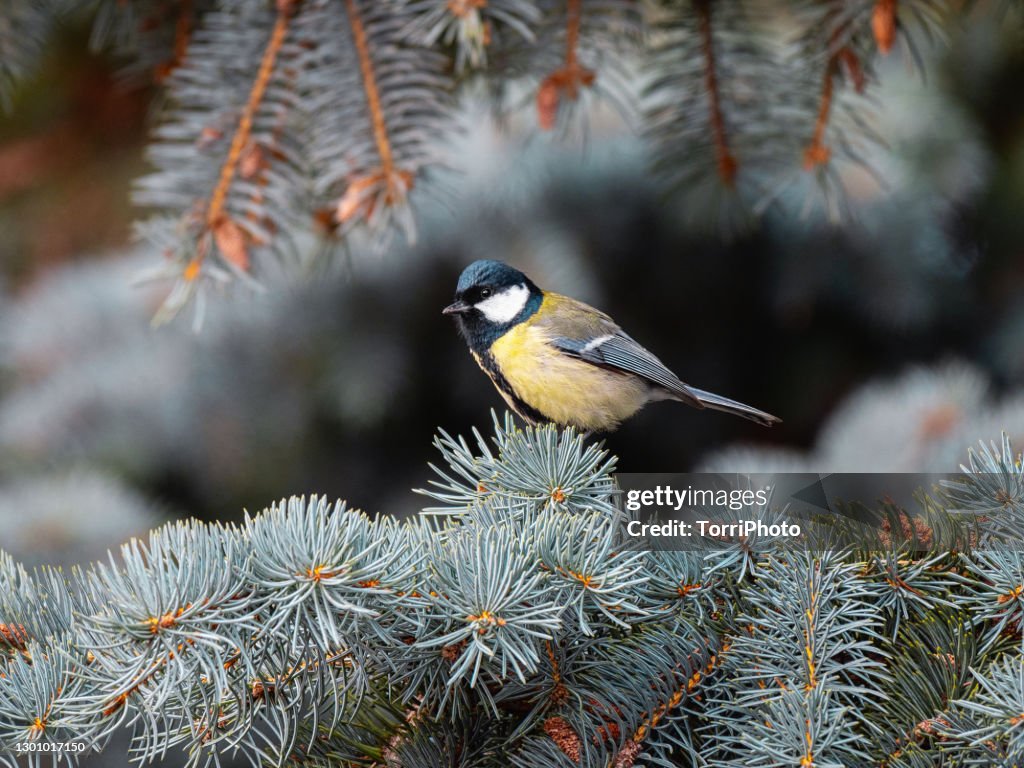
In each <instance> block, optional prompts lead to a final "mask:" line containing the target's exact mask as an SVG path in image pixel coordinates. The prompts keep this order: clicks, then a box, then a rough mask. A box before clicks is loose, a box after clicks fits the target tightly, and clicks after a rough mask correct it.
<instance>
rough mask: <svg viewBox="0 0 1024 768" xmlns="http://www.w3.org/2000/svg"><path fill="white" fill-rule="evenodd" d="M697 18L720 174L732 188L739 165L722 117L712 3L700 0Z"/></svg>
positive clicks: (707, 0) (708, 0)
mask: <svg viewBox="0 0 1024 768" xmlns="http://www.w3.org/2000/svg"><path fill="white" fill-rule="evenodd" d="M697 15H698V17H699V20H700V21H699V23H700V36H701V50H702V52H703V54H704V87H705V88H707V91H708V109H709V111H710V113H711V131H712V133H713V135H714V143H715V159H716V160H717V163H718V175H719V176H720V177H721V179H722V182H723V183H724V184H725V185H726V186H727V187H730V188H732V187H733V186H734V185H735V183H736V171H737V168H738V165H737V162H736V157H735V155H733V153H732V150H731V149H730V148H729V139H728V136H727V134H726V131H725V119H724V117H723V116H722V103H721V95H720V93H719V88H718V72H717V69H716V64H715V45H714V37H713V31H712V28H711V1H710V0H700V2H698V3H697Z"/></svg>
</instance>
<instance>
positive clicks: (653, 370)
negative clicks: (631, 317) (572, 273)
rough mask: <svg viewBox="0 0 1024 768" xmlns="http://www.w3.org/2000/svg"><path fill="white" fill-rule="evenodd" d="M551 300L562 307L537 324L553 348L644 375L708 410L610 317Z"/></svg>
mask: <svg viewBox="0 0 1024 768" xmlns="http://www.w3.org/2000/svg"><path fill="white" fill-rule="evenodd" d="M548 301H552V303H553V304H559V305H562V306H560V307H559V306H553V307H552V310H553V311H551V312H550V313H548V312H544V311H542V312H541V313H540V317H538V318H537V324H538V325H539V326H541V327H542V328H543V329H544V330H545V331H546V332H547V333H548V334H549V336H550V338H551V344H552V345H553V346H555V347H557V348H558V349H560V350H561V351H562V352H565V353H566V354H569V355H572V356H573V357H578V358H579V359H581V360H585V361H586V362H588V363H591V364H593V365H599V366H602V367H604V368H611V369H613V370H618V371H622V372H624V373H631V374H634V375H636V376H640V377H642V378H644V379H647V380H648V381H650V382H651V383H652V384H656V385H657V386H660V387H664V388H665V389H666V390H668V391H669V392H670V393H671V394H672V395H674V396H676V397H678V398H679V399H680V400H683V401H684V402H686V403H690V404H691V405H694V406H696V407H697V408H703V407H704V406H703V405H702V404H701V402H700V400H699V399H698V398H697V397H696V396H695V395H694V393H693V391H692V390H691V389H690V388H689V387H688V386H686V384H684V383H683V382H682V381H680V380H679V377H678V376H676V375H675V374H674V373H672V371H670V370H669V369H668V368H666V367H665V364H664V363H662V362H661V360H659V359H658V358H657V357H655V356H654V355H653V354H651V353H650V352H648V351H647V350H646V349H644V348H643V347H642V346H640V345H639V344H638V343H637V342H636V341H634V340H633V339H632V338H631V337H630V336H629V335H628V334H627V333H626V332H625V331H623V330H622V329H621V328H620V327H619V326H618V325H616V324H615V321H614V320H612V319H611V318H610V317H608V315H606V314H604V313H603V312H600V311H598V310H596V309H594V308H593V307H591V306H589V305H587V304H584V303H583V302H581V301H576V300H575V299H570V298H568V297H565V296H557V295H551V294H548V296H546V297H545V303H547V302H548ZM567 303H568V304H571V306H567V305H566V304H567Z"/></svg>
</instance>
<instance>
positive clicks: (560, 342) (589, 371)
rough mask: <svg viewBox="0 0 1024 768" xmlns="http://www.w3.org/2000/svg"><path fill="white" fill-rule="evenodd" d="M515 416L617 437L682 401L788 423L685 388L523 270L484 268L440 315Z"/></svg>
mask: <svg viewBox="0 0 1024 768" xmlns="http://www.w3.org/2000/svg"><path fill="white" fill-rule="evenodd" d="M442 311H443V313H444V314H445V315H451V316H453V317H454V318H455V320H456V324H457V326H458V330H459V332H460V334H461V335H462V337H463V338H464V339H465V341H466V343H467V345H468V346H469V351H470V353H471V354H472V355H473V358H474V359H475V360H476V362H477V364H478V365H479V366H480V368H481V369H483V371H484V373H486V374H487V375H488V376H489V377H490V379H491V381H492V382H493V383H494V386H495V387H497V389H498V391H499V392H500V393H501V396H502V397H503V398H504V399H505V402H506V403H508V405H509V407H510V408H511V409H512V410H513V411H515V412H516V413H517V414H518V415H519V416H520V417H521V418H523V419H524V420H525V421H526V422H528V423H530V424H544V423H554V424H556V425H558V426H559V427H575V428H576V429H578V430H579V431H581V432H585V433H606V432H612V431H614V430H615V429H617V428H618V427H619V425H620V424H621V422H622V421H624V420H625V419H627V418H629V417H630V416H632V415H633V414H635V413H636V412H637V411H639V410H640V409H641V408H643V407H644V406H645V405H646V404H647V403H649V402H653V401H657V400H677V401H679V402H683V403H686V404H687V405H691V406H693V407H694V408H711V409H714V410H717V411H724V412H726V413H731V414H734V415H736V416H742V417H743V418H745V419H750V420H751V421H755V422H757V423H758V424H763V425H764V426H772V425H773V424H778V423H780V422H781V421H782V420H781V419H780V418H778V417H777V416H773V415H771V414H770V413H766V412H764V411H761V410H758V409H757V408H754V407H752V406H749V405H745V404H744V403H740V402H737V401H736V400H731V399H729V398H728V397H722V396H721V395H716V394H713V393H711V392H705V391H704V390H701V389H697V388H696V387H691V386H689V385H688V384H684V383H683V382H682V381H681V380H680V379H679V377H678V376H676V375H675V374H674V373H672V371H670V370H669V369H668V368H667V367H666V366H665V364H664V363H662V362H661V360H659V359H658V358H657V357H655V356H654V355H653V354H652V353H651V352H649V351H647V350H646V349H645V348H644V347H642V346H640V344H639V343H637V342H636V341H634V340H633V338H632V337H631V336H629V335H628V334H627V333H626V332H625V331H623V330H622V328H620V327H619V326H618V325H617V324H616V323H615V321H614V320H612V319H611V318H610V317H609V316H608V315H606V314H605V313H604V312H601V311H600V310H598V309H595V308H594V307H591V306H590V305H588V304H585V303H583V302H582V301H578V300H576V299H572V298H570V297H568V296H562V295H560V294H557V293H552V292H549V291H543V290H541V289H540V288H538V287H537V285H536V284H535V283H534V282H533V281H532V280H530V278H528V277H527V276H526V275H525V274H523V273H522V272H521V271H519V270H518V269H515V268H514V267H511V266H509V265H508V264H505V263H504V262H501V261H495V260H491V259H482V260H479V261H474V262H473V263H472V264H470V265H469V266H468V267H466V268H465V270H463V272H462V274H461V276H460V277H459V281H458V285H457V286H456V289H455V300H454V302H453V303H451V304H450V305H448V306H447V307H445V308H444V309H443V310H442Z"/></svg>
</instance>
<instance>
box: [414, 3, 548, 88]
mask: <svg viewBox="0 0 1024 768" xmlns="http://www.w3.org/2000/svg"><path fill="white" fill-rule="evenodd" d="M398 6H399V8H400V10H401V11H402V12H403V13H408V14H410V15H411V16H412V18H411V20H410V21H409V22H408V24H406V26H405V28H404V29H403V31H402V34H403V36H404V37H406V38H408V39H410V40H414V41H415V42H416V43H417V44H419V45H424V46H429V47H436V46H439V45H441V46H444V47H446V48H454V49H455V71H456V73H457V74H462V73H464V72H466V71H467V70H471V69H482V68H484V67H486V66H487V60H488V50H491V49H494V48H495V46H497V47H498V48H499V49H500V48H501V47H502V46H503V45H507V44H508V43H509V42H510V41H509V40H508V39H507V38H512V39H514V40H522V41H530V40H533V39H534V37H535V27H536V25H537V24H538V23H539V22H540V21H541V19H542V18H543V14H542V11H541V10H540V9H539V8H538V7H537V3H536V2H535V0H398ZM506 32H507V33H509V34H506Z"/></svg>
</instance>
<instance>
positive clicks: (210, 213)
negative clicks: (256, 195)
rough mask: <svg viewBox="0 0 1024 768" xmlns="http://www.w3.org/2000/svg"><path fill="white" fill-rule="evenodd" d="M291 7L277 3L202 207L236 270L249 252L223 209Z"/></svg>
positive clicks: (191, 266) (191, 275) (196, 267)
mask: <svg viewBox="0 0 1024 768" xmlns="http://www.w3.org/2000/svg"><path fill="white" fill-rule="evenodd" d="M294 7H295V0H278V3H277V21H276V22H274V29H273V31H272V32H271V33H270V39H269V40H268V42H267V48H266V50H265V51H264V52H263V60H262V61H261V62H260V68H259V70H258V71H257V73H256V79H255V80H254V81H253V84H252V89H251V90H250V91H249V99H248V100H247V101H246V104H245V109H243V110H242V116H241V117H240V118H239V120H238V125H237V127H236V128H235V133H234V136H233V137H232V139H231V148H230V149H229V150H228V155H227V158H226V159H225V161H224V164H223V165H222V166H221V169H220V176H219V178H218V180H217V186H216V187H215V188H214V190H213V194H212V195H211V196H210V202H209V205H208V206H207V208H206V214H205V217H204V218H205V224H206V229H207V230H208V231H210V232H212V233H213V237H214V240H215V242H216V243H217V247H218V248H219V249H220V252H221V255H222V256H223V257H224V258H225V259H226V260H227V261H228V262H230V263H231V264H233V265H235V266H236V267H238V268H239V269H242V270H248V269H249V253H248V248H247V246H246V237H245V234H244V232H243V231H242V230H241V228H240V227H239V226H238V224H236V223H235V222H234V221H233V220H232V219H231V217H230V216H228V215H227V213H226V212H225V209H224V203H225V201H226V200H227V196H228V191H229V190H230V188H231V185H232V183H233V182H234V180H235V176H236V174H237V173H238V166H239V162H240V161H241V159H242V150H243V149H245V147H247V146H248V145H249V141H250V138H251V136H252V128H253V118H254V117H255V115H256V110H258V109H259V107H260V104H262V103H263V97H264V96H265V95H266V92H267V86H268V85H269V83H270V76H271V74H272V73H273V71H274V65H275V64H276V62H277V57H278V55H279V54H280V53H281V46H282V45H283V43H284V39H285V34H286V33H287V32H288V23H289V20H290V18H291V15H292V11H293V9H294ZM205 255H206V251H205V249H204V250H202V251H200V252H199V253H197V254H196V256H195V257H194V258H193V259H192V261H190V262H189V263H188V266H186V268H185V273H184V277H185V279H186V280H194V279H195V278H196V276H198V274H199V271H200V269H201V267H202V260H203V258H204V257H205Z"/></svg>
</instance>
